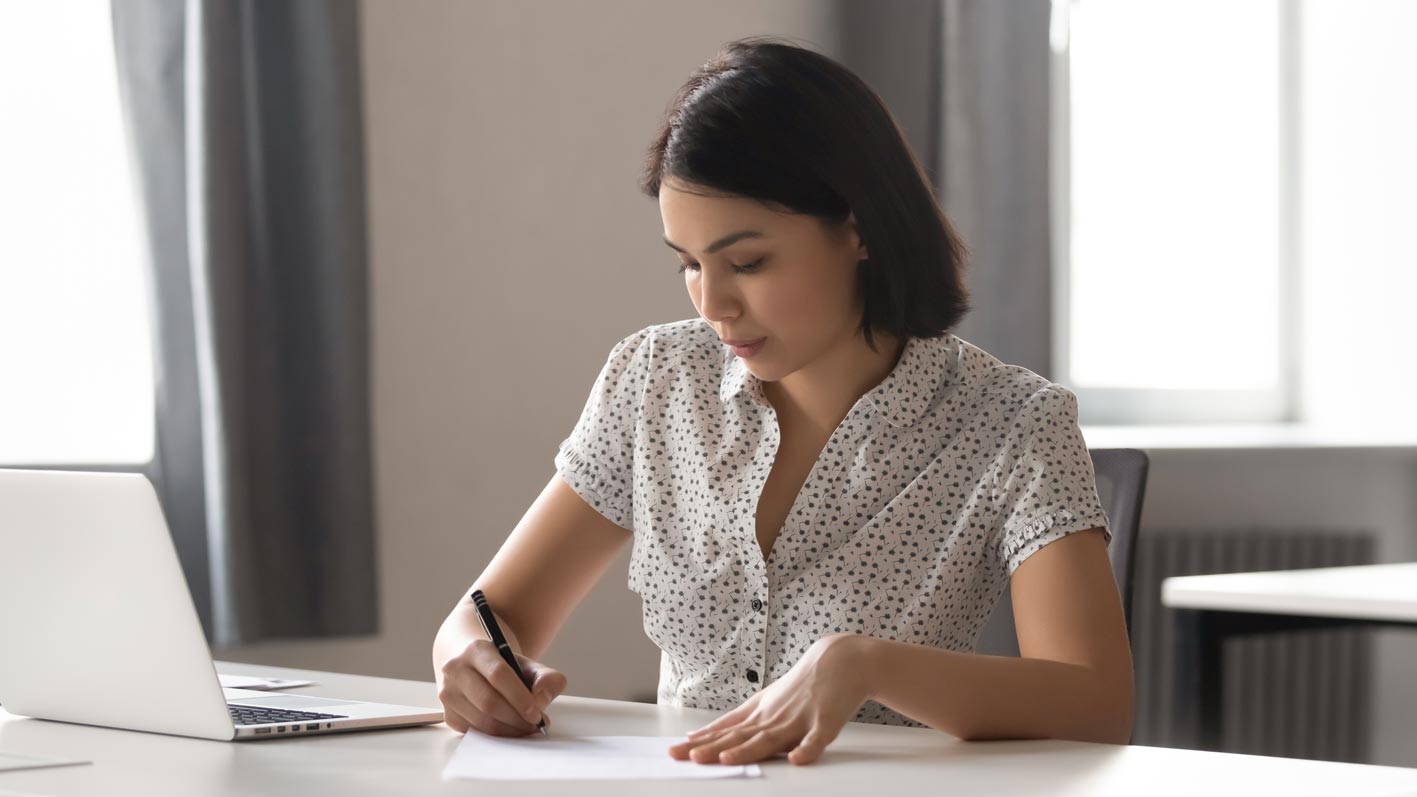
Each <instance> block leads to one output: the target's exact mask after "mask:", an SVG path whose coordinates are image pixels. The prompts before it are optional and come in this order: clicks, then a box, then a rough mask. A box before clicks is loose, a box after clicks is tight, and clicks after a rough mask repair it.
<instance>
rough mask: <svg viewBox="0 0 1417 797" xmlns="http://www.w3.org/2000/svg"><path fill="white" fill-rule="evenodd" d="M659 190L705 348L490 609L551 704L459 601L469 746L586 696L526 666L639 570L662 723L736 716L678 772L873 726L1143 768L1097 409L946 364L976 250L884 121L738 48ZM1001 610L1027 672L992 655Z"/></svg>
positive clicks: (979, 363)
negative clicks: (625, 573) (1087, 411)
mask: <svg viewBox="0 0 1417 797" xmlns="http://www.w3.org/2000/svg"><path fill="white" fill-rule="evenodd" d="M642 183H643V187H644V189H645V191H646V192H647V193H648V194H649V195H650V196H652V197H656V198H657V199H658V201H659V210H660V215H661V218H662V221H663V225H664V237H665V243H666V244H668V245H669V247H670V248H671V249H673V250H674V251H675V252H676V253H677V255H678V259H679V265H680V271H681V272H683V274H684V282H685V286H686V288H687V289H688V292H689V296H690V298H691V299H692V300H693V303H694V307H695V309H696V310H697V311H698V316H699V317H698V318H694V319H689V320H686V321H680V322H674V323H668V324H659V325H655V326H651V327H648V328H646V329H642V330H640V331H639V332H636V333H634V334H633V335H630V336H629V337H627V338H625V339H624V340H622V341H621V342H620V343H619V344H617V345H616V346H615V347H614V349H613V350H612V351H611V353H610V356H609V360H608V361H607V362H606V364H605V367H604V369H603V370H602V371H601V373H600V376H599V378H598V379H597V380H596V383H595V386H594V388H593V389H592V391H591V395H590V397H589V399H588V401H587V402H586V404H585V408H584V410H583V412H582V414H581V416H580V419H579V421H578V422H577V424H576V426H575V428H574V429H573V430H572V432H571V434H570V436H569V437H568V438H567V439H566V440H565V441H563V442H562V443H561V446H560V450H559V452H558V454H557V455H556V458H555V463H556V469H557V475H556V476H555V477H554V478H553V479H552V480H551V483H550V484H548V485H547V486H546V488H545V490H544V491H543V492H542V494H541V495H540V497H538V498H537V500H536V501H535V502H534V503H533V505H532V507H531V509H530V510H529V511H528V512H527V514H526V516H525V517H524V518H523V519H522V521H521V523H520V524H518V526H517V528H516V529H515V530H513V532H512V534H511V535H510V537H509V538H508V539H507V541H506V543H505V544H504V545H503V546H502V548H501V550H500V551H499V552H498V553H497V555H496V557H494V559H493V560H492V562H491V563H490V564H489V565H488V567H487V569H486V571H485V572H483V574H482V575H481V577H480V578H478V580H477V582H476V583H475V584H474V588H480V589H482V590H483V591H484V592H485V594H486V595H487V599H488V601H489V603H490V605H492V606H494V607H499V614H498V616H499V619H501V620H502V621H503V629H504V631H505V632H506V633H507V635H508V636H509V637H510V640H509V641H510V642H511V644H512V647H513V649H514V650H516V651H518V652H519V653H520V654H522V656H523V658H522V659H521V662H520V663H521V666H522V667H523V669H524V670H525V671H526V674H527V678H528V680H529V681H530V683H531V685H530V687H528V686H526V685H524V684H523V683H521V682H520V681H518V679H517V678H516V677H515V676H514V675H513V674H512V672H511V670H510V668H509V667H507V666H506V665H505V664H504V663H503V662H502V660H501V659H500V657H499V656H498V654H497V652H496V650H495V649H493V648H492V646H491V645H490V643H488V642H487V640H486V639H485V637H484V635H483V633H482V631H481V629H480V626H479V624H478V622H477V619H476V614H475V612H474V610H473V608H472V606H471V602H470V601H469V600H467V599H464V600H463V601H461V602H460V603H459V604H458V605H457V607H456V608H454V610H453V611H452V613H451V614H450V615H449V616H448V618H447V620H446V621H445V622H444V623H443V626H442V628H441V629H440V631H439V633H438V636H437V639H436V641H435V643H434V648H433V661H434V667H435V670H436V674H437V679H438V682H439V697H440V699H441V700H442V702H443V706H444V709H445V711H446V714H447V722H448V724H449V726H451V727H452V728H454V729H455V730H458V731H467V730H469V729H476V730H478V731H481V732H484V733H489V734H497V735H526V734H529V733H532V732H534V731H535V726H536V723H537V722H538V721H539V720H541V719H542V718H543V716H544V712H545V711H546V708H547V705H548V704H549V703H550V702H551V701H552V700H554V699H555V697H556V696H557V695H559V694H560V693H561V692H562V691H563V690H564V689H565V686H566V678H565V676H564V675H563V674H562V673H560V672H558V671H556V670H555V669H552V668H550V667H548V666H546V665H544V664H541V663H539V662H538V661H536V659H537V658H538V657H539V656H540V655H541V654H542V652H543V651H545V650H546V648H547V646H548V645H549V644H550V643H551V640H552V638H553V637H554V636H555V634H556V632H557V630H558V629H559V627H560V625H561V624H562V622H564V620H565V618H566V617H567V615H569V614H570V612H571V611H572V609H573V608H574V607H575V606H576V604H577V603H578V602H579V601H580V600H581V599H582V598H583V597H584V596H585V594H586V592H587V591H588V590H589V589H590V588H591V586H592V585H593V584H594V583H595V581H596V580H597V579H598V578H599V577H600V576H601V574H602V573H603V572H604V570H605V569H606V567H607V566H608V565H609V563H610V562H611V561H613V560H614V558H615V557H616V555H617V553H618V551H619V550H620V549H621V546H623V545H624V544H625V543H626V542H632V543H633V552H632V556H631V562H630V573H629V584H630V587H631V588H632V589H634V590H635V591H636V592H638V593H639V594H640V595H641V596H642V598H643V601H644V624H645V630H646V633H647V634H648V635H649V637H650V638H651V639H652V640H653V641H654V642H655V643H656V644H657V645H658V646H659V647H660V649H661V651H662V657H661V669H660V683H659V702H661V703H665V704H669V705H677V706H690V707H701V708H713V709H718V710H721V711H724V712H726V713H724V714H723V715H722V716H720V717H719V718H718V719H717V720H716V721H714V722H713V723H711V724H709V725H707V726H705V727H704V728H702V729H700V730H698V731H695V732H693V733H692V734H690V735H689V737H688V738H687V739H686V740H685V741H684V742H682V743H680V744H677V745H675V746H673V747H671V748H670V749H669V750H668V753H669V754H670V755H672V756H674V757H675V758H679V759H687V760H693V761H697V762H701V763H715V762H718V763H732V764H743V763H749V762H753V761H758V760H762V759H765V758H768V757H771V756H774V755H777V754H780V753H787V754H788V757H789V759H790V760H791V761H792V762H793V763H796V764H806V763H809V762H812V761H814V760H816V759H817V758H818V757H819V756H820V755H821V754H822V751H823V749H824V748H825V747H826V746H827V745H828V744H829V743H830V742H831V741H832V740H833V739H834V738H835V737H836V736H837V734H838V733H839V732H840V730H841V728H842V726H843V725H844V724H845V723H846V722H848V721H852V720H858V721H867V722H877V723H885V724H896V725H914V726H921V725H925V726H930V727H933V728H937V729H939V730H942V731H945V732H947V733H950V734H953V735H955V736H958V737H961V738H966V739H993V738H1026V737H1050V738H1067V739H1082V740H1093V741H1106V742H1114V743H1119V744H1124V743H1126V741H1127V739H1128V736H1129V735H1130V732H1131V714H1132V664H1131V654H1130V648H1129V645H1128V641H1127V635H1126V627H1125V623H1124V621H1123V614H1122V607H1121V601H1120V600H1119V598H1118V593H1117V589H1116V585H1115V583H1114V581H1113V577H1112V571H1111V568H1110V566H1109V563H1108V558H1107V549H1106V545H1107V540H1108V536H1109V532H1108V531H1107V520H1106V518H1105V517H1104V515H1103V512H1102V509H1101V507H1100V505H1099V503H1098V499H1097V493H1096V488H1095V485H1094V481H1093V473H1092V468H1091V461H1090V459H1089V457H1088V455H1087V451H1086V449H1085V447H1084V445H1083V441H1082V439H1081V435H1080V433H1079V430H1078V424H1077V408H1076V400H1075V397H1074V396H1073V394H1072V393H1071V392H1070V391H1068V390H1067V389H1066V388H1064V387H1062V386H1060V385H1056V384H1053V383H1050V382H1049V381H1048V380H1046V379H1043V378H1042V377H1039V376H1037V375H1036V374H1033V373H1032V372H1030V371H1027V370H1025V369H1023V368H1018V367H1015V366H1010V365H1005V364H1003V363H1001V362H999V361H998V360H997V359H995V358H994V357H992V356H990V355H989V354H987V353H985V352H984V351H982V350H980V349H979V348H977V347H975V346H973V345H971V344H969V343H967V342H965V341H963V340H960V339H959V338H958V337H956V336H954V335H952V334H950V332H949V330H950V329H951V328H952V327H953V326H954V325H955V324H956V323H957V322H958V320H959V318H960V317H961V315H962V314H963V313H964V311H965V308H966V298H965V291H964V288H963V285H962V280H961V270H962V267H963V262H962V261H963V253H964V249H963V247H962V245H961V244H960V242H959V240H958V238H957V236H956V234H955V233H954V231H953V230H952V229H951V227H950V225H949V223H948V221H947V220H946V219H945V217H944V216H943V214H942V213H941V212H940V210H939V207H938V204H937V202H936V199H935V197H934V195H933V193H932V191H931V190H930V188H929V184H928V181H927V180H926V178H925V177H924V173H923V171H922V170H921V168H920V167H919V164H918V162H917V161H916V160H915V158H914V156H913V155H912V154H911V152H910V150H909V148H908V146H907V145H906V143H905V141H904V139H903V138H902V136H901V134H900V131H899V129H898V128H897V126H896V125H895V123H894V121H893V120H892V118H891V116H890V114H889V112H888V111H887V110H886V108H885V107H884V106H883V105H882V104H881V101H880V99H879V98H878V97H877V96H876V95H875V94H874V93H873V92H872V91H871V90H870V89H869V88H868V87H867V86H866V85H865V84H864V83H863V82H862V81H861V80H860V79H859V78H857V77H856V76H854V75H853V74H851V73H850V72H849V71H847V70H846V69H845V68H843V67H842V66H840V65H839V64H837V63H836V62H834V61H832V60H830V59H828V58H826V57H823V56H821V55H819V54H816V53H813V52H811V51H809V50H806V49H803V48H799V47H796V46H793V45H791V44H785V43H780V42H777V41H774V40H771V39H764V38H757V37H755V38H752V39H745V40H741V41H738V42H732V43H730V44H728V45H727V46H725V48H724V49H723V50H722V51H721V52H720V53H719V54H718V56H717V57H715V58H714V59H713V60H711V61H710V62H709V63H707V64H706V65H704V67H702V68H701V69H700V70H699V71H698V72H697V73H695V74H694V75H693V77H691V79H690V80H689V81H688V83H686V84H685V86H684V87H683V88H682V89H681V90H680V92H679V94H678V96H677V97H676V98H675V100H674V102H673V104H672V105H671V106H670V109H669V111H668V113H667V115H666V118H665V121H664V124H663V126H662V127H661V129H660V131H659V135H658V136H657V138H656V140H655V141H654V143H653V145H652V146H651V148H650V153H649V158H648V161H647V166H646V170H645V174H644V176H643V180H642ZM1006 586H1007V587H1008V588H1009V589H1010V590H1011V593H1010V594H1011V597H1012V598H1013V607H1014V620H1015V625H1016V628H1017V634H1018V642H1019V649H1020V651H1021V653H1022V656H1021V657H1018V658H1012V657H1009V658H1005V657H993V656H983V655H978V654H975V653H973V652H972V651H973V649H974V644H975V640H976V637H977V636H978V633H979V630H980V628H981V626H982V625H983V624H984V622H985V620H986V619H987V618H988V617H989V615H990V613H991V611H992V609H993V607H994V604H995V603H996V602H997V600H998V599H999V597H1000V595H1001V594H1002V591H1003V589H1004V588H1005V587H1006ZM548 724H549V723H548Z"/></svg>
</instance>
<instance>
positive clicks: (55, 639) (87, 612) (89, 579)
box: [0, 470, 235, 739]
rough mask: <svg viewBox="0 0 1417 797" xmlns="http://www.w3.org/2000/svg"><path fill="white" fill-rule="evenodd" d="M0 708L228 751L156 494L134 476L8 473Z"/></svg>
mask: <svg viewBox="0 0 1417 797" xmlns="http://www.w3.org/2000/svg"><path fill="white" fill-rule="evenodd" d="M0 648H3V649H4V655H0V705H3V706H4V708H5V710H7V711H9V712H10V713H12V714H21V715H25V716H30V717H40V718H44V719H52V720H62V721H65V722H78V723H84V724H88V725H104V726H109V727H117V728H128V729H133V730H142V731H153V732H157V733H170V734H177V735H181V736H196V737H201V738H207V739H231V738H233V736H234V734H235V729H234V727H233V726H232V723H231V718H230V715H229V714H228V713H227V708H226V700H225V698H224V696H223V693H222V689H221V685H220V683H219V681H218V679H217V676H216V671H215V669H214V667H213V666H212V659H211V651H210V649H209V648H208V647H207V642H206V638H205V637H204V636H203V633H202V628H201V623H200V622H199V620H198V619H197V612H196V609H195V608H194V607H193V603H192V597H191V595H190V593H189V592H188V590H187V581H186V579H185V578H184V577H183V575H182V569H181V567H180V565H179V564H178V561H177V552H176V549H175V548H174V546H173V544H172V537H171V535H170V533H169V532H168V530H167V523H166V521H165V520H164V519H163V515H162V509H161V507H160V506H159V504H158V500H157V495H156V493H155V492H154V491H153V488H152V485H151V484H150V483H149V482H148V480H147V479H146V478H145V477H144V476H142V475H140V474H136V473H77V472H66V471H24V470H0Z"/></svg>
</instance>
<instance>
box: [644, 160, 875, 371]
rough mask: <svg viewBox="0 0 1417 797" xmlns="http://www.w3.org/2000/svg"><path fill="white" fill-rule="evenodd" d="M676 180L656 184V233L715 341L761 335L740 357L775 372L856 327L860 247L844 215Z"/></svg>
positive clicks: (838, 342) (791, 367)
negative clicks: (827, 219)
mask: <svg viewBox="0 0 1417 797" xmlns="http://www.w3.org/2000/svg"><path fill="white" fill-rule="evenodd" d="M683 188H684V186H683V184H676V183H674V182H673V181H665V183H664V184H663V185H661V187H660V192H659V213H660V216H661V217H662V219H663V221H664V238H665V242H666V243H668V244H669V245H670V247H671V248H673V249H675V250H676V251H677V254H678V257H679V263H680V265H681V266H686V267H685V269H684V272H683V273H684V286H685V287H686V288H688V290H689V298H690V299H691V300H692V301H693V302H694V309H696V310H698V312H699V315H700V316H701V317H702V318H703V319H704V320H705V321H707V322H708V324H709V326H711V327H713V330H714V331H715V332H717V333H718V336H719V338H720V339H721V340H723V341H725V342H728V341H744V340H747V341H752V340H757V339H759V338H766V341H765V343H764V344H763V345H762V346H761V347H760V348H758V350H757V351H756V352H754V353H752V354H749V355H747V356H745V359H744V361H745V363H746V364H747V366H748V369H749V370H750V371H752V373H753V375H754V376H756V377H758V378H759V379H761V380H763V381H769V382H771V381H776V380H778V379H781V378H782V377H783V376H786V375H787V374H790V373H792V372H794V371H796V370H798V369H799V368H801V367H803V366H804V365H806V364H807V363H810V362H812V361H813V360H815V359H817V358H818V357H820V356H822V354H823V353H825V352H827V351H829V350H831V349H833V348H835V347H837V346H842V345H849V344H850V343H851V341H852V339H853V338H854V337H856V336H858V335H859V326H860V322H861V311H862V305H861V298H860V296H859V295H858V291H857V287H856V264H857V263H858V262H859V261H860V260H862V259H863V258H865V257H866V250H865V247H864V246H862V245H861V243H860V238H859V236H858V235H857V232H856V226H855V219H854V217H853V218H849V219H848V220H847V222H846V223H845V224H843V225H841V226H840V227H838V228H836V229H829V228H828V227H827V226H826V225H825V224H824V223H823V222H822V221H820V220H819V219H818V218H817V217H815V216H808V215H804V214H793V213H784V212H779V211H776V210H773V209H772V208H770V207H768V206H766V205H764V204H762V203H760V202H758V201H756V200H751V199H743V198H738V197H733V198H722V197H705V196H699V195H697V194H693V193H689V192H687V191H684V190H682V189H683ZM740 356H741V355H740Z"/></svg>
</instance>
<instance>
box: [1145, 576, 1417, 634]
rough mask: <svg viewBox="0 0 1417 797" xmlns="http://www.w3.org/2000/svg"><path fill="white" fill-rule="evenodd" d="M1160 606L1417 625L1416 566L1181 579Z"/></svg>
mask: <svg viewBox="0 0 1417 797" xmlns="http://www.w3.org/2000/svg"><path fill="white" fill-rule="evenodd" d="M1161 602H1162V603H1163V604H1164V605H1166V606H1170V607H1172V608H1176V609H1205V610H1209V611H1223V612H1245V613H1250V614H1287V615H1303V616H1306V617H1338V618H1344V619H1349V620H1374V621H1380V622H1394V623H1417V562H1403V563H1400V564H1388V565H1358V566H1356V567H1322V568H1317V569H1312V570H1279V571H1274V572H1268V573H1225V574H1222V575H1214V576H1180V577H1175V578H1168V579H1166V580H1165V581H1163V582H1161Z"/></svg>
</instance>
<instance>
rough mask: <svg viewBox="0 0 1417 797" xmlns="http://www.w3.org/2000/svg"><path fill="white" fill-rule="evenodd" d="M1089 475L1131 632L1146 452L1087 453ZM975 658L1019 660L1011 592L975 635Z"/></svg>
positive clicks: (1108, 449)
mask: <svg viewBox="0 0 1417 797" xmlns="http://www.w3.org/2000/svg"><path fill="white" fill-rule="evenodd" d="M1088 453H1090V454H1092V469H1093V471H1094V472H1095V473H1096V474H1097V497H1098V499H1100V500H1101V501H1102V509H1103V511H1105V512H1106V513H1107V519H1108V520H1110V521H1111V529H1112V542H1111V543H1110V544H1108V546H1107V555H1108V556H1109V557H1110V558H1111V560H1112V574H1113V575H1114V576H1116V578H1117V590H1118V592H1120V593H1121V594H1122V610H1123V612H1124V613H1125V614H1126V618H1127V630H1128V631H1129V632H1130V630H1131V627H1132V573H1133V572H1134V570H1135V567H1134V565H1135V563H1136V552H1137V545H1136V542H1137V527H1138V526H1140V525H1141V503H1142V498H1143V496H1144V495H1145V493H1146V472H1147V467H1148V465H1149V463H1150V460H1149V459H1148V458H1147V456H1146V452H1144V451H1137V450H1136V449H1133V448H1107V449H1095V450H1092V451H1089V452H1088ZM976 650H977V651H978V652H979V653H987V654H990V655H994V656H1017V655H1018V654H1019V653H1018V637H1017V636H1016V635H1015V634H1014V606H1013V601H1011V600H1010V599H1009V590H1008V588H1007V587H1006V588H1005V589H1004V594H1003V596H1002V597H1001V598H1000V599H999V605H998V606H996V607H994V614H993V615H992V616H991V617H990V618H989V622H988V623H986V624H985V625H984V630H983V631H981V632H980V635H979V646H978V647H977V648H976Z"/></svg>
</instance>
